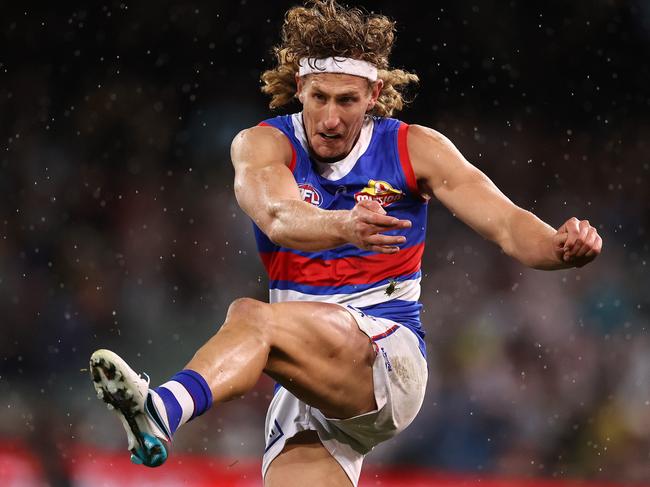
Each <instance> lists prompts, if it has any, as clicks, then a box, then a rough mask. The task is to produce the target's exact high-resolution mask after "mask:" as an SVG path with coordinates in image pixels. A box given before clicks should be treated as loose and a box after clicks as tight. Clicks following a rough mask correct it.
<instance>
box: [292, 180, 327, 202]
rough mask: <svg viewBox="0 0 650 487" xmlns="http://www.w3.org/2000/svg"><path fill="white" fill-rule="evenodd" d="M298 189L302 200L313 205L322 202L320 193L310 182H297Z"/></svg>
mask: <svg viewBox="0 0 650 487" xmlns="http://www.w3.org/2000/svg"><path fill="white" fill-rule="evenodd" d="M298 189H299V190H300V197H301V198H302V200H303V201H306V202H307V203H311V204H312V205H314V206H320V205H321V203H322V202H323V199H322V198H321V196H320V193H319V192H318V190H317V189H316V188H314V187H313V186H312V185H311V184H307V183H303V184H299V185H298Z"/></svg>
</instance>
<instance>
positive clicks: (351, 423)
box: [262, 306, 428, 486]
mask: <svg viewBox="0 0 650 487" xmlns="http://www.w3.org/2000/svg"><path fill="white" fill-rule="evenodd" d="M344 307H345V308H346V309H347V310H348V311H349V312H350V313H351V314H352V316H354V318H355V319H356V321H357V324H358V325H359V328H360V329H361V331H363V332H364V333H365V334H366V335H368V336H369V337H370V339H371V340H372V342H373V344H374V348H375V351H376V352H377V355H376V357H375V362H374V364H373V367H372V370H373V374H372V376H373V381H374V389H375V401H376V402H377V409H376V410H374V411H370V412H368V413H364V414H361V415H359V416H354V417H352V418H347V419H333V418H327V417H325V415H323V413H322V412H321V411H320V410H318V409H316V408H314V407H311V406H309V405H308V404H305V403H304V402H302V401H300V400H299V399H298V398H297V397H295V396H294V395H293V394H291V393H290V392H289V391H287V390H286V389H285V388H283V387H281V388H280V389H279V390H278V391H277V392H276V394H275V395H274V396H273V399H272V401H271V404H270V405H269V410H268V412H267V414H266V426H265V435H266V448H265V450H264V458H263V461H262V475H263V476H264V475H265V474H266V471H267V469H268V468H269V465H270V464H271V462H272V461H273V459H274V458H275V457H276V456H278V455H279V454H280V452H281V451H282V450H283V448H284V445H285V443H286V441H287V440H288V439H289V438H291V437H293V436H295V435H296V434H297V433H299V432H301V431H307V430H314V431H316V432H317V433H318V437H319V438H320V441H321V442H322V444H323V446H324V447H325V448H327V450H328V451H329V452H330V453H331V455H332V456H333V457H334V458H335V459H336V461H337V462H338V463H339V464H340V465H341V467H342V468H343V470H344V471H345V473H346V474H347V476H348V477H349V478H350V480H351V481H352V484H353V485H355V486H356V485H357V483H358V482H359V475H360V474H361V465H362V463H363V458H364V456H365V455H366V454H367V453H368V452H369V451H370V450H372V449H373V448H374V447H375V446H376V445H378V444H379V443H381V442H382V441H386V440H388V439H389V438H392V437H393V436H395V435H396V434H398V433H399V432H400V431H402V430H404V429H405V428H406V427H407V426H408V425H409V424H411V422H412V421H413V419H414V418H415V416H416V415H417V413H418V411H419V410H420V407H421V406H422V401H423V400H424V391H425V388H426V383H427V377H428V370H427V362H426V360H425V359H424V357H423V356H422V353H421V352H420V348H419V346H418V339H417V337H416V335H415V334H414V333H413V332H412V331H411V330H409V329H408V328H406V327H404V326H401V325H399V323H395V322H394V321H391V320H387V319H384V318H376V317H373V316H368V315H366V314H364V313H363V312H362V311H360V310H358V309H356V308H353V307H351V306H344Z"/></svg>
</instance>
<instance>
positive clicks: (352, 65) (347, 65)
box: [298, 57, 377, 81]
mask: <svg viewBox="0 0 650 487" xmlns="http://www.w3.org/2000/svg"><path fill="white" fill-rule="evenodd" d="M298 66H300V70H299V71H298V74H299V75H300V76H304V75H306V74H314V73H316V74H318V73H341V74H352V75H354V76H361V77H362V78H368V79H369V80H370V81H377V66H374V65H373V64H370V63H369V62H367V61H361V60H359V59H352V58H349V57H327V58H324V59H318V58H313V57H310V58H306V57H304V58H302V59H301V60H300V61H299V62H298Z"/></svg>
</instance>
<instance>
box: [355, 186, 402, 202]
mask: <svg viewBox="0 0 650 487" xmlns="http://www.w3.org/2000/svg"><path fill="white" fill-rule="evenodd" d="M403 197H404V193H403V192H402V191H400V190H399V189H396V188H393V187H392V186H391V185H390V184H389V183H387V182H386V181H375V180H374V179H371V180H370V181H368V186H366V187H365V188H363V189H362V190H361V191H359V192H358V193H355V195H354V200H355V201H356V202H357V203H358V202H359V201H363V200H373V201H376V202H378V203H379V204H380V205H381V206H388V205H390V204H391V203H395V202H396V201H398V200H401V199H402V198H403Z"/></svg>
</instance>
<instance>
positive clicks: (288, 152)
mask: <svg viewBox="0 0 650 487" xmlns="http://www.w3.org/2000/svg"><path fill="white" fill-rule="evenodd" d="M230 153H231V156H232V160H233V163H237V162H238V161H239V160H242V159H244V160H249V159H250V158H251V157H254V158H255V159H260V158H261V159H267V158H273V159H275V160H277V159H282V161H283V162H285V161H286V164H289V163H290V162H291V159H292V157H293V148H292V146H291V143H290V142H289V139H288V138H287V136H286V135H285V134H284V133H283V132H282V131H281V130H280V129H277V128H275V127H272V126H270V125H256V126H254V127H249V128H246V129H244V130H242V131H240V132H239V133H238V134H237V135H235V137H234V138H233V140H232V144H231V146H230Z"/></svg>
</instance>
